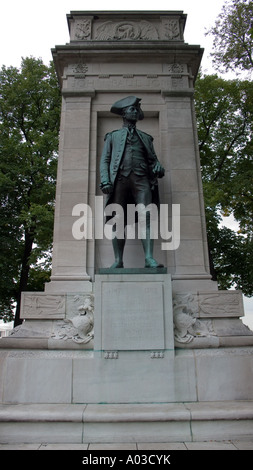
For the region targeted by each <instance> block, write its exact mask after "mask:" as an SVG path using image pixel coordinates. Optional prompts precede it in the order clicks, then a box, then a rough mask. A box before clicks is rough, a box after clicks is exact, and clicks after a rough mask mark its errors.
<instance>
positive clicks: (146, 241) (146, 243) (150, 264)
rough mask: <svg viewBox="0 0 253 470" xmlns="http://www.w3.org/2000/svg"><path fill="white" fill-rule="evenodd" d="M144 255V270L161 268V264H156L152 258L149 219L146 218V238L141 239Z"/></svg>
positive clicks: (152, 242)
mask: <svg viewBox="0 0 253 470" xmlns="http://www.w3.org/2000/svg"><path fill="white" fill-rule="evenodd" d="M141 242H142V246H143V249H144V253H145V268H161V267H163V264H160V263H158V262H157V261H156V260H155V259H154V258H153V249H154V240H153V239H152V238H151V237H150V219H149V217H147V222H146V238H142V239H141Z"/></svg>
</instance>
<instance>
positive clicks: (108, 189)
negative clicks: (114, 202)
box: [100, 183, 113, 194]
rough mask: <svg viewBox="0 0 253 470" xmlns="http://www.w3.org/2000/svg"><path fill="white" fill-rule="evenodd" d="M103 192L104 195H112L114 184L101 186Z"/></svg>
mask: <svg viewBox="0 0 253 470" xmlns="http://www.w3.org/2000/svg"><path fill="white" fill-rule="evenodd" d="M100 187H101V190H102V192H103V193H104V194H111V193H112V192H113V185H112V183H106V184H101V186H100Z"/></svg>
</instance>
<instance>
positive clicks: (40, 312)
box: [21, 292, 65, 319]
mask: <svg viewBox="0 0 253 470" xmlns="http://www.w3.org/2000/svg"><path fill="white" fill-rule="evenodd" d="M64 316H65V296H64V294H46V293H44V292H23V293H22V301H21V318H24V319H25V318H27V319H35V318H38V319H60V318H64Z"/></svg>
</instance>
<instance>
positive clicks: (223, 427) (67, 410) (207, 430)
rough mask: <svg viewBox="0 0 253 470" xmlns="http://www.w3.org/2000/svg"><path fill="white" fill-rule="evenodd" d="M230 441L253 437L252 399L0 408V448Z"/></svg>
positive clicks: (29, 405) (12, 406) (36, 405)
mask: <svg viewBox="0 0 253 470" xmlns="http://www.w3.org/2000/svg"><path fill="white" fill-rule="evenodd" d="M235 439H236V440H245V441H249V440H252V439H253V401H226V402H191V403H162V404H131V405H127V404H110V405H107V404H94V405H93V404H88V405H86V404H14V405H13V404H11V405H10V404H3V405H0V443H2V444H4V443H8V444H12V443H30V444H31V443H36V442H40V443H76V444H79V443H80V444H81V443H96V442H100V443H110V442H113V443H117V442H125V443H135V442H152V443H155V442H157V443H158V442H185V441H187V442H200V441H210V440H215V441H224V440H226V441H230V440H235Z"/></svg>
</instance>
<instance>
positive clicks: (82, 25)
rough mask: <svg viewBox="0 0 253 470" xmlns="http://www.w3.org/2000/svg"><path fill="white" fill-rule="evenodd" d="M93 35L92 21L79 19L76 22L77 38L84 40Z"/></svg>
mask: <svg viewBox="0 0 253 470" xmlns="http://www.w3.org/2000/svg"><path fill="white" fill-rule="evenodd" d="M90 37H91V21H90V20H89V19H86V20H82V21H78V22H77V23H76V24H75V39H76V40H77V41H78V40H79V41H84V40H85V39H90Z"/></svg>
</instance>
